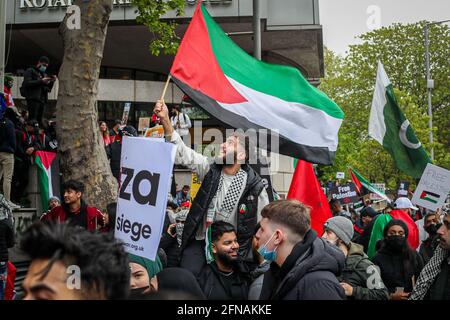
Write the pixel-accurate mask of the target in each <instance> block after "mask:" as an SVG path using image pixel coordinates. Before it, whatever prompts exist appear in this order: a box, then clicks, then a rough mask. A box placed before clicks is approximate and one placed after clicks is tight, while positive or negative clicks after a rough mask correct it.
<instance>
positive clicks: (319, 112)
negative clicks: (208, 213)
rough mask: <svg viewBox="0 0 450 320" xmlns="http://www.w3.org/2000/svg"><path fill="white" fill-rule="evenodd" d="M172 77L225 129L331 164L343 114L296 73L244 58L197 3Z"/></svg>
mask: <svg viewBox="0 0 450 320" xmlns="http://www.w3.org/2000/svg"><path fill="white" fill-rule="evenodd" d="M170 75H171V77H172V79H173V81H174V82H175V84H176V85H177V86H178V87H179V88H180V89H181V90H182V91H183V92H184V93H185V94H186V95H188V96H189V97H190V98H191V99H192V100H193V101H194V102H195V103H196V104H198V105H199V106H200V107H201V108H203V109H204V110H205V111H206V112H207V113H209V114H210V115H212V116H213V117H215V118H216V119H218V120H220V121H222V122H223V123H225V124H226V125H227V126H231V127H232V128H236V129H242V130H244V131H247V130H262V131H264V132H265V133H266V134H267V137H268V138H270V143H269V144H268V146H267V147H268V149H270V147H269V146H270V145H277V146H278V147H279V148H278V150H272V151H276V152H277V153H280V154H284V155H287V156H291V157H296V158H300V159H303V160H306V161H308V162H312V163H320V164H325V165H328V164H331V163H332V162H333V160H334V158H335V154H336V150H337V146H338V131H339V128H340V126H341V124H342V121H343V119H344V113H343V112H342V110H341V109H340V108H339V107H338V106H337V105H336V103H335V102H333V101H332V100H331V99H329V98H328V97H327V96H326V95H325V93H323V92H321V91H320V90H318V89H317V88H315V87H314V86H312V85H311V84H310V83H309V82H308V81H307V80H306V79H305V78H304V77H303V76H302V74H301V73H300V71H299V70H298V69H296V68H294V67H290V66H286V65H274V64H268V63H265V62H262V61H259V60H257V59H255V58H253V57H252V56H250V55H249V54H247V53H246V52H245V51H244V50H242V49H241V48H240V47H239V46H238V45H237V44H236V43H234V42H233V41H232V40H231V39H230V38H229V37H228V36H227V35H226V34H225V32H224V31H223V30H222V29H221V28H220V26H219V25H218V24H217V23H216V22H215V21H214V20H213V19H212V18H211V16H210V15H209V13H208V11H207V10H206V9H205V7H204V6H203V4H202V3H201V1H199V4H198V6H197V8H196V10H195V13H194V16H193V17H192V20H191V23H190V24H189V27H188V29H187V30H186V33H185V35H184V37H183V40H182V42H181V45H180V47H179V49H178V52H177V55H176V57H175V59H174V62H173V65H172V68H171V69H170ZM277 138H278V139H277ZM274 140H275V141H278V142H279V144H277V143H276V142H275V141H274Z"/></svg>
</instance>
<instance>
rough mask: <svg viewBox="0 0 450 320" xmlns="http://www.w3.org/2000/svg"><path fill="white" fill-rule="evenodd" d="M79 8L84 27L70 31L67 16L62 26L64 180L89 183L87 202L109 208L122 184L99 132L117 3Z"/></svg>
mask: <svg viewBox="0 0 450 320" xmlns="http://www.w3.org/2000/svg"><path fill="white" fill-rule="evenodd" d="M73 4H74V5H77V6H78V7H79V8H80V9H81V29H78V30H77V29H75V30H70V29H69V28H68V27H67V21H68V19H70V18H69V17H68V16H67V15H66V17H65V18H64V21H63V22H62V23H61V25H60V28H59V33H60V35H61V36H62V38H63V43H64V58H63V62H62V66H61V69H60V71H59V92H58V101H57V104H56V117H57V124H58V125H57V135H58V152H59V153H60V155H61V172H62V174H63V179H64V181H67V180H69V179H75V180H78V181H81V182H83V183H84V184H85V189H86V190H85V193H84V198H85V200H86V201H87V202H88V203H89V204H90V205H93V206H96V207H97V208H98V209H100V210H105V208H106V205H107V204H108V203H110V202H113V201H115V200H116V198H117V182H116V180H115V178H114V177H113V176H112V174H111V169H110V166H109V163H108V159H107V156H106V152H105V148H104V146H103V140H102V138H101V136H100V133H99V126H98V112H97V106H96V102H97V90H98V78H99V73H100V65H101V61H102V58H103V48H104V44H105V38H106V31H107V26H108V21H109V16H110V14H111V10H112V0H90V1H82V0H75V1H74V3H73ZM71 18H73V16H72V17H71Z"/></svg>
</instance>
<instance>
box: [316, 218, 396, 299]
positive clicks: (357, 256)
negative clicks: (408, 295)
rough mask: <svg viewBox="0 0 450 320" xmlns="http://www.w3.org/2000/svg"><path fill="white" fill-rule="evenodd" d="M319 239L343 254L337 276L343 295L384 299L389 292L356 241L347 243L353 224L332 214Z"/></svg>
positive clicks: (349, 297)
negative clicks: (341, 267) (339, 271)
mask: <svg viewBox="0 0 450 320" xmlns="http://www.w3.org/2000/svg"><path fill="white" fill-rule="evenodd" d="M323 227H324V230H325V232H324V233H323V235H322V238H323V239H325V240H326V241H328V242H329V243H331V244H333V245H336V246H337V247H338V248H339V249H340V250H341V251H342V252H343V253H344V255H345V257H346V259H345V268H344V270H343V272H342V275H341V276H339V277H338V279H339V281H340V282H341V286H342V288H344V290H345V295H346V296H347V298H348V299H354V300H387V299H389V293H388V291H387V289H386V287H385V285H384V283H383V280H382V279H381V276H380V274H379V272H378V270H377V268H376V267H375V266H374V264H373V263H372V262H371V261H370V260H369V258H368V257H367V255H366V254H365V253H364V251H363V247H362V246H361V245H359V244H356V243H354V242H351V239H352V237H353V234H354V230H353V225H352V223H351V221H350V220H348V219H347V218H344V217H339V216H337V217H333V218H330V219H328V220H327V221H326V222H325V224H324V226H323Z"/></svg>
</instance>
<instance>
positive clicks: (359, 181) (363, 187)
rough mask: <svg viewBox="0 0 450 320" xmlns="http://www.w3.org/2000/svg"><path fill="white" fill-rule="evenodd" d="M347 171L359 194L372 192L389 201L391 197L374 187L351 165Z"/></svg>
mask: <svg viewBox="0 0 450 320" xmlns="http://www.w3.org/2000/svg"><path fill="white" fill-rule="evenodd" d="M348 171H349V173H350V177H351V178H352V182H353V183H354V184H355V186H356V190H357V191H358V194H359V195H361V196H362V195H364V194H367V193H369V192H372V193H376V194H377V195H379V196H380V197H381V198H383V199H384V200H386V201H387V202H389V203H390V202H391V199H389V198H388V196H387V195H386V194H384V193H383V192H381V191H380V190H378V189H377V188H375V187H374V186H373V185H371V184H370V183H369V181H367V180H366V179H365V178H364V177H363V176H362V175H361V174H360V173H359V172H358V171H356V170H355V169H353V168H351V167H349V168H348Z"/></svg>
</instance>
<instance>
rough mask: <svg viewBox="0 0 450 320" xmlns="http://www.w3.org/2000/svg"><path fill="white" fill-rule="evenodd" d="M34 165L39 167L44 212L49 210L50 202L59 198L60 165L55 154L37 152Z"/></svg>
mask: <svg viewBox="0 0 450 320" xmlns="http://www.w3.org/2000/svg"><path fill="white" fill-rule="evenodd" d="M34 163H35V164H36V166H37V172H38V179H39V181H38V183H39V188H40V191H41V204H42V210H43V211H44V212H45V211H47V209H48V200H49V199H50V198H51V197H53V196H59V193H60V192H59V188H60V182H59V165H58V161H57V154H56V153H55V152H46V151H36V157H35V159H34Z"/></svg>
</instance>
